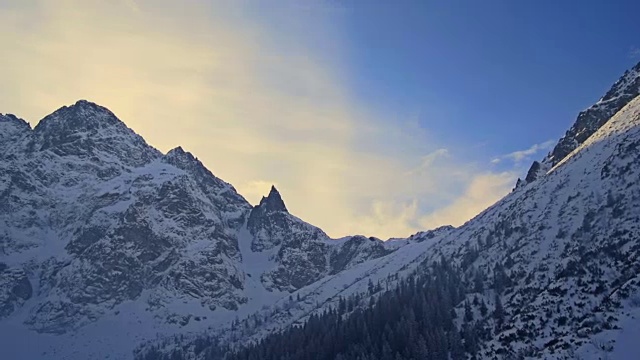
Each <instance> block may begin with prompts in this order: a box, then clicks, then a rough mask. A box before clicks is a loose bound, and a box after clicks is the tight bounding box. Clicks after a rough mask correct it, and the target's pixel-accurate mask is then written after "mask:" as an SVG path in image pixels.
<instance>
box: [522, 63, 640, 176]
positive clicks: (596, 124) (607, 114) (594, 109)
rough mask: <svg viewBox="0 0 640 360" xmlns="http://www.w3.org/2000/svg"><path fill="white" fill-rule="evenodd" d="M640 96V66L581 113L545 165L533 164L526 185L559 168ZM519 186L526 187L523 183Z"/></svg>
mask: <svg viewBox="0 0 640 360" xmlns="http://www.w3.org/2000/svg"><path fill="white" fill-rule="evenodd" d="M638 95H640V63H638V64H636V65H635V66H634V67H633V68H631V69H629V70H627V71H625V73H624V74H623V75H622V77H620V79H618V81H616V82H615V83H614V84H613V86H611V88H610V89H609V91H607V93H606V94H605V95H604V96H603V97H602V98H600V100H598V102H596V103H595V104H594V105H592V106H591V107H589V108H588V109H586V110H584V111H582V112H580V114H578V118H577V120H576V122H575V123H574V124H573V125H572V126H571V128H570V129H569V130H567V132H566V133H565V135H564V136H563V137H562V138H561V139H560V140H559V141H558V143H557V144H556V145H555V146H554V148H553V150H552V151H551V152H550V153H549V154H548V155H547V156H546V157H545V158H544V159H543V160H542V161H541V162H539V161H534V162H533V164H532V165H531V167H530V168H529V171H528V172H527V176H526V178H525V180H524V182H526V183H530V182H532V181H535V180H536V179H538V178H539V177H540V175H543V174H544V173H546V172H547V171H548V170H549V169H551V168H552V167H553V166H555V165H557V164H558V163H559V162H560V161H562V159H564V158H566V157H567V156H568V155H569V154H571V152H572V151H574V150H575V149H577V148H578V147H579V146H580V145H582V144H583V143H584V142H585V141H586V140H587V139H588V138H589V137H590V136H591V135H593V134H594V133H595V132H596V131H598V129H600V128H601V127H602V126H603V125H604V124H605V123H606V122H607V121H608V120H609V119H611V117H612V116H613V115H615V114H616V113H617V112H618V111H620V110H621V109H622V108H623V107H624V106H625V105H627V104H628V103H629V102H630V101H631V100H633V99H634V98H635V97H637V96H638ZM519 183H521V184H524V183H523V182H521V181H519Z"/></svg>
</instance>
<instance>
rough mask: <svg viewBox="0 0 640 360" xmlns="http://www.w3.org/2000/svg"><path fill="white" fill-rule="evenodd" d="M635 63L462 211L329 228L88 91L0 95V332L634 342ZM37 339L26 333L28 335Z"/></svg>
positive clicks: (92, 354) (467, 342) (637, 209)
mask: <svg viewBox="0 0 640 360" xmlns="http://www.w3.org/2000/svg"><path fill="white" fill-rule="evenodd" d="M639 79H640V64H639V65H636V66H635V67H634V68H633V69H631V70H629V71H627V72H626V73H625V74H624V75H623V77H622V78H621V79H620V80H618V81H617V82H616V83H615V84H614V85H613V87H612V88H611V90H610V91H608V92H607V94H605V96H603V97H602V98H601V99H600V100H599V101H598V102H597V103H596V104H595V105H594V106H592V107H590V108H588V109H587V110H585V111H583V112H581V113H580V114H579V116H578V119H577V121H576V122H575V124H573V126H572V127H571V128H570V129H569V130H568V131H567V133H566V134H565V136H564V137H563V138H562V139H561V140H560V141H559V143H558V144H557V145H556V147H555V148H554V149H553V150H552V152H550V153H549V155H547V156H546V157H545V158H544V159H543V160H542V161H539V162H535V163H534V164H533V165H532V167H531V170H530V171H529V173H528V174H527V177H526V179H525V180H521V181H519V182H518V185H517V186H516V188H515V189H514V191H513V192H512V193H510V194H509V195H507V196H506V197H505V198H503V199H502V200H500V201H499V202H497V203H496V204H494V205H493V206H491V207H490V208H488V209H487V210H485V211H483V212H482V213H481V214H479V215H478V216H476V217H475V218H474V219H472V220H470V221H469V222H467V223H466V224H464V225H463V226H461V227H459V228H453V227H450V226H446V227H441V228H438V229H434V230H430V231H425V232H420V233H417V234H415V235H413V236H411V237H409V238H406V239H391V240H388V241H386V242H384V241H381V240H379V239H376V238H367V237H363V236H350V237H345V238H342V239H331V238H329V236H327V234H325V233H324V232H323V231H322V230H321V229H319V228H317V227H315V226H313V225H310V224H308V223H306V222H304V221H302V220H301V219H299V218H297V217H295V216H294V215H292V214H291V213H289V211H288V209H287V207H286V205H285V202H284V201H283V198H282V196H281V194H280V193H279V192H278V190H277V189H276V188H275V187H272V188H271V190H270V192H269V194H268V195H267V196H266V197H264V198H263V199H262V200H261V201H260V203H259V204H258V205H255V206H252V205H251V204H249V203H248V202H247V201H246V200H245V199H244V198H243V197H242V196H241V195H240V194H238V193H237V191H236V190H235V189H234V188H233V187H232V186H231V185H230V184H228V183H226V182H224V181H223V180H221V179H219V178H217V177H216V176H215V175H213V174H212V173H211V172H210V171H209V170H208V169H207V168H206V167H205V166H204V165H203V164H202V163H201V162H200V161H199V160H198V159H197V158H196V157H194V156H193V155H192V154H190V153H189V152H186V151H184V150H183V149H182V148H180V147H178V148H176V149H173V150H171V151H169V152H167V153H166V154H163V153H162V152H160V151H158V150H156V149H154V148H153V147H151V146H149V145H148V144H147V143H146V142H145V141H144V139H143V138H142V137H140V136H139V135H137V134H136V133H135V132H133V131H132V130H131V129H129V128H128V127H127V126H126V125H125V124H124V123H123V122H121V121H120V120H119V119H118V118H117V117H116V116H115V115H114V114H113V113H111V112H110V111H109V110H107V109H106V108H104V107H101V106H99V105H96V104H93V103H90V102H88V101H79V102H77V103H76V104H74V105H72V106H69V107H63V108H61V109H59V110H57V111H55V112H54V113H53V114H51V115H49V116H47V117H45V118H44V119H42V120H41V121H40V122H39V123H38V125H37V126H36V127H35V128H31V126H30V125H29V124H28V123H26V122H25V121H23V120H21V119H19V118H17V117H16V116H13V115H0V275H1V276H0V346H1V347H2V348H3V351H5V353H6V354H7V356H8V357H9V358H43V359H60V358H64V359H102V358H104V357H105V354H109V355H110V356H111V358H112V359H131V358H133V357H135V358H137V359H144V360H150V359H162V360H164V359H199V360H200V359H226V360H250V359H291V360H293V359H327V360H328V359H340V360H352V359H353V360H374V359H375V360H378V359H384V360H387V359H389V360H403V359H443V360H444V359H456V360H457V359H529V358H532V359H533V358H535V359H604V358H608V359H628V358H633V357H629V356H631V355H630V354H635V353H636V352H634V351H637V349H638V345H637V344H636V342H637V338H640V320H638V316H640V290H639V288H640V260H639V258H638V256H639V253H640V225H639V224H640V184H639V183H638V181H637V179H638V177H639V175H640V170H639V169H640V166H639V165H640V97H638V95H639V94H640V80H639ZM29 344H37V345H35V346H31V345H29Z"/></svg>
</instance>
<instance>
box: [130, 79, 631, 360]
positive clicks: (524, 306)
mask: <svg viewBox="0 0 640 360" xmlns="http://www.w3.org/2000/svg"><path fill="white" fill-rule="evenodd" d="M638 67H639V66H636V67H635V68H634V69H633V70H632V71H629V72H627V73H626V74H625V76H624V77H623V80H621V81H618V82H617V83H616V86H614V89H625V90H619V91H618V90H615V91H610V92H609V93H608V94H607V96H605V97H604V98H603V99H602V100H600V101H599V102H598V104H601V105H599V106H594V107H592V108H590V109H598V108H600V109H602V106H603V105H602V104H604V103H607V104H611V101H616V100H615V99H618V98H615V94H628V93H629V92H628V91H627V90H628V89H629V87H628V86H619V85H620V84H635V85H633V86H634V87H635V89H637V80H629V79H631V78H633V79H637V78H638V76H637V69H638ZM630 74H632V75H630ZM624 79H627V80H624ZM634 91H636V90H634ZM621 96H627V95H621ZM629 96H631V95H629ZM624 101H625V104H624V105H623V106H621V107H620V108H619V109H618V110H615V111H613V112H612V113H610V114H611V115H612V116H611V117H610V118H607V119H606V120H600V121H599V122H598V123H597V124H595V123H591V124H586V123H585V115H581V116H580V117H579V119H578V121H577V122H576V124H574V125H573V126H572V129H582V130H581V131H588V132H590V136H588V138H587V139H582V140H580V143H579V144H577V145H576V146H575V147H574V148H573V149H572V150H571V151H570V152H568V153H567V154H566V155H565V156H564V157H563V158H561V159H557V158H555V159H556V160H552V155H550V156H549V157H548V159H549V160H547V161H548V162H549V164H550V165H549V169H548V170H546V171H544V172H541V173H540V174H539V176H538V178H537V179H536V181H531V182H529V183H521V184H520V186H518V187H517V188H516V189H515V191H513V192H512V193H511V194H509V195H507V196H506V197H505V198H504V199H502V200H500V201H499V202H498V203H496V204H495V205H493V206H491V207H490V208H489V209H487V210H485V211H483V212H482V213H481V214H479V215H478V216H476V217H475V218H474V219H472V220H471V221H469V222H467V223H466V224H464V225H462V226H461V227H459V228H451V227H444V228H441V229H437V230H434V231H430V232H424V233H418V234H416V235H414V236H412V237H410V238H408V239H393V240H391V241H389V242H388V243H387V246H389V248H397V250H395V251H393V252H391V253H389V254H387V255H385V256H383V257H380V258H378V259H375V260H368V261H365V262H363V263H361V264H358V265H356V266H354V267H352V268H351V269H350V270H349V271H344V272H341V273H338V274H335V275H330V276H327V277H325V278H322V279H321V280H320V281H316V282H314V283H312V284H311V285H309V286H306V287H303V288H301V289H300V290H298V291H296V292H295V293H294V294H293V296H294V298H295V299H296V300H295V301H291V299H286V298H285V299H281V300H280V301H278V302H277V303H276V305H275V306H273V307H271V308H269V309H264V310H263V311H261V312H258V313H255V314H253V315H252V316H250V317H249V318H247V319H246V320H245V321H243V322H241V323H240V324H238V323H235V324H234V325H233V326H229V327H219V328H211V329H209V330H208V331H207V332H205V333H204V334H206V336H208V338H207V337H206V336H205V337H203V335H202V334H201V335H193V336H192V337H187V338H186V339H182V340H176V339H175V338H173V339H166V340H164V341H163V342H159V343H155V344H151V347H146V349H147V351H148V349H154V351H159V352H160V353H165V354H171V353H172V352H171V351H174V350H175V349H176V348H179V349H181V351H183V354H185V356H186V358H189V356H194V357H195V358H199V356H198V355H197V353H196V349H198V347H197V346H195V345H194V344H197V343H198V342H200V344H202V343H207V342H206V341H205V340H207V339H208V340H210V339H216V340H217V341H223V342H229V343H232V344H242V343H245V342H246V341H248V340H258V339H260V338H262V337H264V336H266V335H268V334H272V333H274V332H277V331H278V330H279V329H282V328H284V327H287V326H291V325H293V324H302V323H303V322H304V321H306V320H307V319H309V316H310V315H312V314H316V315H319V314H322V313H323V312H324V311H326V310H328V309H330V308H337V307H338V306H339V303H340V299H341V298H343V299H344V298H347V297H353V296H354V295H357V296H359V297H357V299H359V300H358V301H359V302H358V306H359V307H365V308H366V307H368V306H369V304H370V303H371V302H370V299H368V298H367V297H371V296H372V297H375V296H377V292H376V291H374V292H373V293H374V294H373V295H371V294H372V291H371V286H372V284H383V288H390V289H393V286H394V284H395V283H396V282H397V280H398V279H401V278H403V277H407V276H409V275H412V274H419V273H421V272H423V271H424V269H425V268H428V267H429V266H430V264H434V263H436V262H437V261H440V260H441V259H447V261H450V262H451V263H453V264H455V265H456V267H457V269H459V271H460V273H461V276H462V277H463V279H464V283H465V289H466V293H467V294H466V297H467V300H466V301H464V302H461V303H459V304H458V305H457V306H456V311H457V312H458V313H460V314H464V312H465V309H464V307H465V304H466V303H468V304H479V303H482V304H486V305H487V306H488V307H489V308H490V309H492V310H491V311H489V312H488V313H486V314H484V315H482V314H481V311H480V310H479V309H478V306H477V305H474V306H473V308H472V310H471V311H472V313H473V314H474V319H475V320H474V321H475V322H476V323H477V324H478V325H479V326H480V327H483V328H486V329H491V330H489V331H490V333H491V334H492V335H491V336H490V339H489V340H487V341H485V342H483V343H482V344H480V346H481V350H480V352H479V354H478V355H479V356H480V357H481V358H486V359H494V358H505V359H509V358H538V359H604V358H608V359H634V358H635V354H636V353H637V350H638V345H637V339H638V338H640V258H639V255H640V227H639V225H638V224H639V223H640V183H638V181H637V180H638V177H639V175H640V97H638V96H635V97H634V98H632V99H625V100H624ZM616 106H618V105H616ZM585 113H590V111H589V110H587V111H585V112H583V113H582V114H585ZM587 128H588V129H587ZM575 132H577V133H578V132H580V131H575ZM565 138H566V137H565ZM563 141H564V140H563ZM563 141H561V143H562V142H563ZM557 154H560V153H559V152H556V156H559V155H557ZM551 164H553V165H551ZM497 299H500V303H501V309H502V312H501V313H502V316H503V319H502V320H501V324H500V325H498V324H497V323H496V319H495V318H494V316H493V315H492V313H493V309H494V308H495V307H496V301H497ZM460 317H462V316H460ZM493 329H495V330H493ZM176 344H178V345H179V346H176ZM200 350H201V349H200ZM140 354H145V348H143V349H141V352H140Z"/></svg>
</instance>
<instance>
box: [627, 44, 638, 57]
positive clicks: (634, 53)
mask: <svg viewBox="0 0 640 360" xmlns="http://www.w3.org/2000/svg"><path fill="white" fill-rule="evenodd" d="M629 58H631V59H638V58H640V48H639V47H637V46H632V47H631V48H630V49H629Z"/></svg>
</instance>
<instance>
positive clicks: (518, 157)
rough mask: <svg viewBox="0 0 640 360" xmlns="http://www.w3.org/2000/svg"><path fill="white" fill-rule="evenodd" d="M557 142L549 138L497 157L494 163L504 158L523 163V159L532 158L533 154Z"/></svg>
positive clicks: (547, 148) (492, 161)
mask: <svg viewBox="0 0 640 360" xmlns="http://www.w3.org/2000/svg"><path fill="white" fill-rule="evenodd" d="M555 143H556V142H555V141H554V140H548V141H545V142H543V143H540V144H534V145H531V146H530V147H529V148H528V149H524V150H518V151H514V152H512V153H509V154H506V155H502V156H499V157H496V158H494V159H492V160H491V163H492V164H498V163H500V162H502V161H503V160H511V161H513V162H514V163H516V164H519V163H521V162H522V161H523V160H528V159H530V158H531V157H532V156H533V155H536V154H538V153H540V152H542V151H546V150H549V149H551V148H552V147H553V145H554V144H555Z"/></svg>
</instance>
